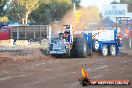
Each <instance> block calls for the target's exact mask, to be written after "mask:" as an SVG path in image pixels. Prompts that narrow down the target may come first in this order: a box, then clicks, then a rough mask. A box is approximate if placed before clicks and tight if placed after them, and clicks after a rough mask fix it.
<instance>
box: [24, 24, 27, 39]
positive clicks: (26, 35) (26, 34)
mask: <svg viewBox="0 0 132 88" xmlns="http://www.w3.org/2000/svg"><path fill="white" fill-rule="evenodd" d="M24 30H25V39H26V38H27V33H26V26H24Z"/></svg>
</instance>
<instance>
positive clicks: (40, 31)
mask: <svg viewBox="0 0 132 88" xmlns="http://www.w3.org/2000/svg"><path fill="white" fill-rule="evenodd" d="M41 26H42V25H40V39H41V38H42V35H41V28H42V27H41Z"/></svg>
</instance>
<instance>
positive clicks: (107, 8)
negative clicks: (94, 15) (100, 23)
mask: <svg viewBox="0 0 132 88" xmlns="http://www.w3.org/2000/svg"><path fill="white" fill-rule="evenodd" d="M127 12H128V10H127V4H107V5H104V6H103V13H102V15H103V16H104V17H125V16H127V14H128V13H127Z"/></svg>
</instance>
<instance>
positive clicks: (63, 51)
mask: <svg viewBox="0 0 132 88" xmlns="http://www.w3.org/2000/svg"><path fill="white" fill-rule="evenodd" d="M65 26H66V29H65V31H64V32H61V33H59V38H51V39H50V40H51V41H50V43H49V51H50V54H51V55H63V56H66V57H70V56H76V57H83V58H85V57H87V56H88V55H92V52H93V51H96V52H99V53H101V55H103V56H108V55H112V56H116V55H117V54H118V53H119V47H122V40H121V38H119V36H118V33H117V29H115V30H97V31H81V32H76V33H75V32H73V28H72V26H71V25H65ZM65 34H67V36H65ZM65 37H66V38H65Z"/></svg>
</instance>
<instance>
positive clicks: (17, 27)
mask: <svg viewBox="0 0 132 88" xmlns="http://www.w3.org/2000/svg"><path fill="white" fill-rule="evenodd" d="M18 39H19V29H18V27H17V40H18Z"/></svg>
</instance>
